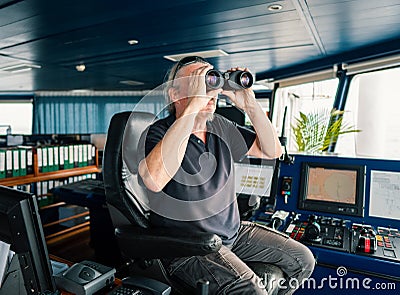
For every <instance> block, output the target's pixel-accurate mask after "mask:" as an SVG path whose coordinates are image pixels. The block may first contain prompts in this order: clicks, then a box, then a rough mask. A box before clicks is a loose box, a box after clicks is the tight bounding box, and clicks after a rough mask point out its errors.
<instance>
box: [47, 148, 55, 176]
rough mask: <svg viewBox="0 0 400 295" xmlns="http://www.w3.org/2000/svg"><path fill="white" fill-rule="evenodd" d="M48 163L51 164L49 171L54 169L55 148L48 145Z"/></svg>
mask: <svg viewBox="0 0 400 295" xmlns="http://www.w3.org/2000/svg"><path fill="white" fill-rule="evenodd" d="M46 149H47V165H48V166H49V169H48V171H49V172H51V171H54V148H53V147H52V146H48V147H47V148H46Z"/></svg>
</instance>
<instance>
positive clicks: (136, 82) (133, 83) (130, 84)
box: [119, 80, 144, 86]
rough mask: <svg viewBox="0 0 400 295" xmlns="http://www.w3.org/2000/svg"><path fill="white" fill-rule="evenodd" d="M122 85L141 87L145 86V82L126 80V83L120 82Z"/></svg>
mask: <svg viewBox="0 0 400 295" xmlns="http://www.w3.org/2000/svg"><path fill="white" fill-rule="evenodd" d="M119 83H121V84H125V85H129V86H139V85H143V84H144V83H143V82H140V81H134V80H124V81H119Z"/></svg>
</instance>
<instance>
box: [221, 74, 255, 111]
mask: <svg viewBox="0 0 400 295" xmlns="http://www.w3.org/2000/svg"><path fill="white" fill-rule="evenodd" d="M234 71H249V70H248V68H239V67H236V68H231V69H230V70H229V71H228V72H234ZM222 94H224V95H226V96H228V97H229V99H230V100H231V101H232V102H233V103H234V104H235V106H236V107H237V108H239V109H241V110H243V111H245V112H247V111H248V110H249V109H250V108H253V107H254V103H256V97H255V94H254V91H253V89H251V88H247V89H243V90H236V91H230V90H224V91H222Z"/></svg>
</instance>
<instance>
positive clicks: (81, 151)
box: [78, 144, 83, 167]
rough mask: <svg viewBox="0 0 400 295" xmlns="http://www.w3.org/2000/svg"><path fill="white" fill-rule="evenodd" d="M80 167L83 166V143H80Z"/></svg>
mask: <svg viewBox="0 0 400 295" xmlns="http://www.w3.org/2000/svg"><path fill="white" fill-rule="evenodd" d="M78 167H83V145H82V144H78Z"/></svg>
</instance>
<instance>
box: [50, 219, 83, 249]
mask: <svg viewBox="0 0 400 295" xmlns="http://www.w3.org/2000/svg"><path fill="white" fill-rule="evenodd" d="M89 229H90V221H86V222H84V223H81V224H78V225H75V226H72V227H70V228H67V229H65V230H62V231H59V232H56V233H54V234H50V235H47V236H46V237H45V238H46V242H47V244H53V243H56V242H57V241H59V240H63V239H65V238H67V237H69V236H73V235H75V234H78V233H80V232H84V231H86V230H89ZM66 234H67V235H66Z"/></svg>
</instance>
